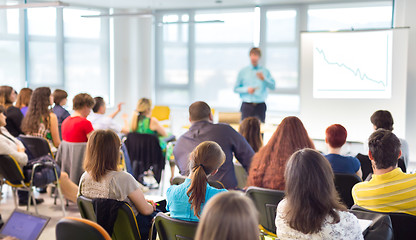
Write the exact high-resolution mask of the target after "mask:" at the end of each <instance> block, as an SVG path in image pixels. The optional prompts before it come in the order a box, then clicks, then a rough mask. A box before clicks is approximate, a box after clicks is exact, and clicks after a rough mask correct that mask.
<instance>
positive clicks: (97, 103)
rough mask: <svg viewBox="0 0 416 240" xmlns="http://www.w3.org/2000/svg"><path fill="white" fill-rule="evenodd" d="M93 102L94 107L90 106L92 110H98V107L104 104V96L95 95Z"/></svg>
mask: <svg viewBox="0 0 416 240" xmlns="http://www.w3.org/2000/svg"><path fill="white" fill-rule="evenodd" d="M94 101H95V104H94V107H93V108H92V111H93V112H95V113H96V112H98V110H100V107H101V106H103V105H104V98H102V97H95V98H94Z"/></svg>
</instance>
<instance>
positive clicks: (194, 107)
mask: <svg viewBox="0 0 416 240" xmlns="http://www.w3.org/2000/svg"><path fill="white" fill-rule="evenodd" d="M210 114H211V108H210V107H209V105H208V104H207V103H206V102H202V101H198V102H194V103H192V104H191V106H189V118H190V119H191V121H195V122H196V121H201V120H205V119H208V118H209V116H210Z"/></svg>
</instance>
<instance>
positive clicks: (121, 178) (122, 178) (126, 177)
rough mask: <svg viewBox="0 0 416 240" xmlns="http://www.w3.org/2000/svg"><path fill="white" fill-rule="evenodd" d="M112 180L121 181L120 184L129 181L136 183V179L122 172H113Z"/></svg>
mask: <svg viewBox="0 0 416 240" xmlns="http://www.w3.org/2000/svg"><path fill="white" fill-rule="evenodd" d="M112 174H113V179H115V180H117V181H122V182H130V181H134V182H135V181H136V179H135V178H134V177H133V176H132V175H131V174H130V173H127V172H124V171H113V172H112Z"/></svg>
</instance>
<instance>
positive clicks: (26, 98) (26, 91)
mask: <svg viewBox="0 0 416 240" xmlns="http://www.w3.org/2000/svg"><path fill="white" fill-rule="evenodd" d="M32 92H33V90H32V89H30V88H22V89H20V93H19V94H18V95H17V101H16V107H17V108H19V109H20V111H21V112H22V113H23V116H26V112H27V109H28V108H29V102H30V97H31V96H32Z"/></svg>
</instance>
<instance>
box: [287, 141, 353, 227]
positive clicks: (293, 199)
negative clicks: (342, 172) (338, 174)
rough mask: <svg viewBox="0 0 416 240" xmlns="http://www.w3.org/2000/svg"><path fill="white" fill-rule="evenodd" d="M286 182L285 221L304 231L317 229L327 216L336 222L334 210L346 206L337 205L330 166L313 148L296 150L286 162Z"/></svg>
mask: <svg viewBox="0 0 416 240" xmlns="http://www.w3.org/2000/svg"><path fill="white" fill-rule="evenodd" d="M285 181H286V186H285V196H286V199H287V200H286V209H285V211H286V212H285V213H286V214H285V220H286V221H287V222H288V224H289V226H290V227H291V228H293V229H296V230H298V231H300V232H303V233H305V234H308V233H316V232H319V231H320V230H321V227H322V225H323V223H324V220H325V218H326V217H327V216H328V215H330V216H332V217H333V219H334V223H336V222H339V220H340V218H339V215H338V213H337V212H335V211H334V210H344V211H345V210H346V208H345V207H344V206H343V205H341V204H340V201H339V197H338V193H337V191H336V189H335V185H334V174H333V172H332V168H331V165H330V164H329V162H328V160H327V159H326V158H325V157H324V156H323V155H322V154H320V153H319V152H318V151H316V150H312V149H303V150H299V151H297V152H295V153H294V154H293V155H292V156H291V157H290V159H289V161H288V163H287V166H286V171H285ZM322 196H325V197H322Z"/></svg>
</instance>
